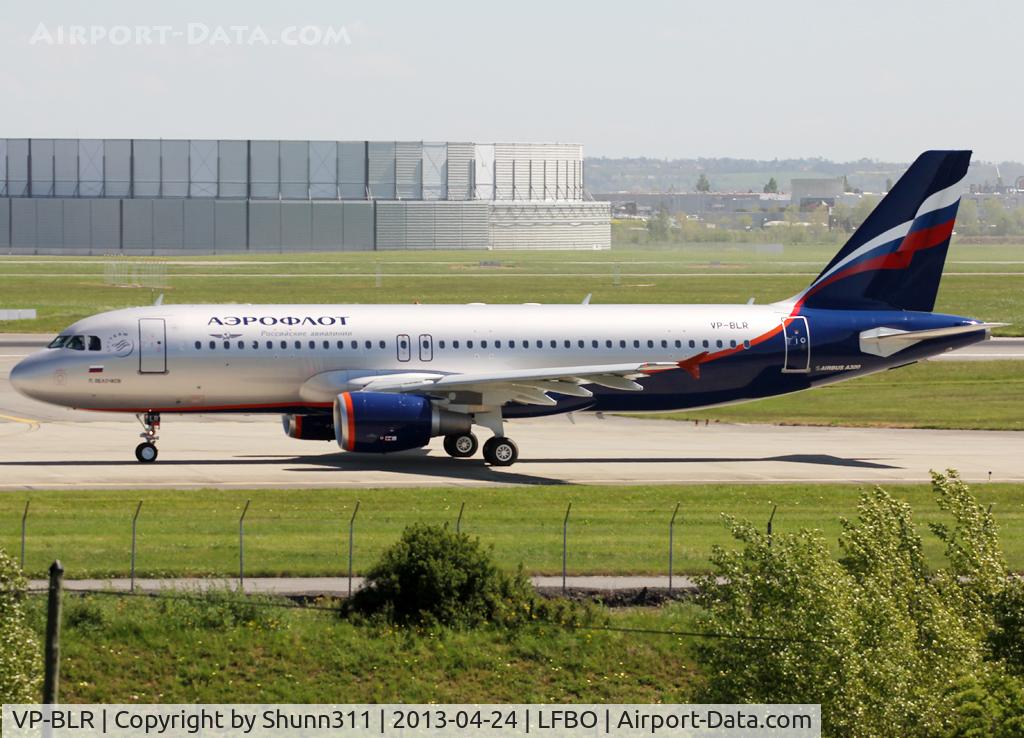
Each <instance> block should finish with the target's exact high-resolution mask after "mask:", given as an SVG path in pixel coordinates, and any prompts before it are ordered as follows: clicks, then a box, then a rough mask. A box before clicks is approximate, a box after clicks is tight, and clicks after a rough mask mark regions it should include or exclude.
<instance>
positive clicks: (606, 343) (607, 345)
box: [604, 340, 612, 348]
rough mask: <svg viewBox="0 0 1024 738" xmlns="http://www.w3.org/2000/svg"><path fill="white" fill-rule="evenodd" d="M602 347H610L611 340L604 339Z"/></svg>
mask: <svg viewBox="0 0 1024 738" xmlns="http://www.w3.org/2000/svg"><path fill="white" fill-rule="evenodd" d="M604 347H605V348H611V347H612V342H611V340H608V341H605V342H604Z"/></svg>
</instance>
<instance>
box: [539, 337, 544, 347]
mask: <svg viewBox="0 0 1024 738" xmlns="http://www.w3.org/2000/svg"><path fill="white" fill-rule="evenodd" d="M537 348H544V342H543V341H541V340H540V339H537Z"/></svg>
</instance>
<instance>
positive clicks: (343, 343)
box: [338, 341, 345, 349]
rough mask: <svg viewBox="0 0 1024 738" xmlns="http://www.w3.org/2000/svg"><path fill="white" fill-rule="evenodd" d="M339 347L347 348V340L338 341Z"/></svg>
mask: <svg viewBox="0 0 1024 738" xmlns="http://www.w3.org/2000/svg"><path fill="white" fill-rule="evenodd" d="M338 348H339V349H343V348H345V342H344V341H338Z"/></svg>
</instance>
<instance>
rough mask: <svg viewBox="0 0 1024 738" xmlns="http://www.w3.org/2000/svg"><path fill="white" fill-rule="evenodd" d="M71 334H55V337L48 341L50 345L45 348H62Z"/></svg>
mask: <svg viewBox="0 0 1024 738" xmlns="http://www.w3.org/2000/svg"><path fill="white" fill-rule="evenodd" d="M69 338H71V336H57V337H56V338H55V339H53V340H52V341H50V345H49V346H47V347H46V348H62V347H63V346H64V344H65V343H67V342H68V339H69Z"/></svg>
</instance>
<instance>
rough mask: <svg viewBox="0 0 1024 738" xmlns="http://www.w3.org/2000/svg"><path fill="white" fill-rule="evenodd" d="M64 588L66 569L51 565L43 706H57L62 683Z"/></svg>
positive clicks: (56, 563)
mask: <svg viewBox="0 0 1024 738" xmlns="http://www.w3.org/2000/svg"><path fill="white" fill-rule="evenodd" d="M63 587H64V567H63V566H61V563H60V560H59V559H58V560H57V561H54V562H53V563H52V564H50V589H49V592H48V594H47V602H46V658H45V664H44V667H45V671H44V676H43V704H44V705H56V704H57V687H58V684H59V683H60V619H61V590H62V589H63Z"/></svg>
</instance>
